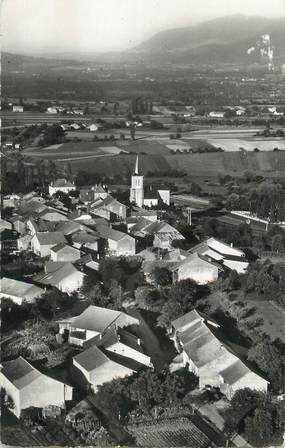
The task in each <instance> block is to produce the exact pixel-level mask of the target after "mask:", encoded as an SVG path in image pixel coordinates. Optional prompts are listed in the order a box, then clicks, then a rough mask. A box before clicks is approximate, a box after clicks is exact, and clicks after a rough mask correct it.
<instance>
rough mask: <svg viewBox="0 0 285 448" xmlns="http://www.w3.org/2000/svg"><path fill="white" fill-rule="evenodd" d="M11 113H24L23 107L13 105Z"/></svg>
mask: <svg viewBox="0 0 285 448" xmlns="http://www.w3.org/2000/svg"><path fill="white" fill-rule="evenodd" d="M13 112H24V106H21V105H14V106H13Z"/></svg>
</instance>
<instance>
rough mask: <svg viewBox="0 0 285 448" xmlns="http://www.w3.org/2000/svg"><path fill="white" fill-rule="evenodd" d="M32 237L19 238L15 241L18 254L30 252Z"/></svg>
mask: <svg viewBox="0 0 285 448" xmlns="http://www.w3.org/2000/svg"><path fill="white" fill-rule="evenodd" d="M31 239H32V235H29V234H28V235H23V236H20V237H19V238H18V240H17V250H19V251H20V252H23V251H27V250H30V248H31Z"/></svg>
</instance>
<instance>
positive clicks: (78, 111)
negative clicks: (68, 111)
mask: <svg viewBox="0 0 285 448" xmlns="http://www.w3.org/2000/svg"><path fill="white" fill-rule="evenodd" d="M72 112H73V113H74V115H84V111H83V110H82V109H73V111H72Z"/></svg>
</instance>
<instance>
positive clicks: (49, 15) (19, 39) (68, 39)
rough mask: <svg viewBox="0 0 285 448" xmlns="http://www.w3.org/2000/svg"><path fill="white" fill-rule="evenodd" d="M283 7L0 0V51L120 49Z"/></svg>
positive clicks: (275, 3) (187, 0)
mask: <svg viewBox="0 0 285 448" xmlns="http://www.w3.org/2000/svg"><path fill="white" fill-rule="evenodd" d="M284 5H285V4H284V0H270V1H265V0H199V1H195V0H2V2H1V23H2V49H3V50H4V51H10V52H13V53H26V54H28V53H34V54H43V55H44V54H45V53H49V52H53V53H57V52H59V53H60V52H71V53H76V52H86V53H88V52H102V51H117V50H124V49H127V48H131V47H133V46H135V45H137V44H139V43H141V42H142V41H143V40H145V39H147V38H148V37H150V36H152V35H153V34H154V33H156V32H158V31H162V30H165V29H168V28H175V27H181V26H187V25H192V24H195V23H198V22H201V21H204V20H208V19H212V18H215V17H221V16H226V15H231V14H237V13H241V14H246V15H260V16H266V17H281V16H282V15H284V14H285V9H284Z"/></svg>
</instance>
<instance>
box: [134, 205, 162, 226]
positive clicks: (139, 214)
mask: <svg viewBox="0 0 285 448" xmlns="http://www.w3.org/2000/svg"><path fill="white" fill-rule="evenodd" d="M131 217H132V218H136V219H137V220H139V219H141V218H145V219H148V220H149V221H152V222H154V221H157V211H156V210H147V209H146V208H140V207H136V206H134V207H132V210H131Z"/></svg>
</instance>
